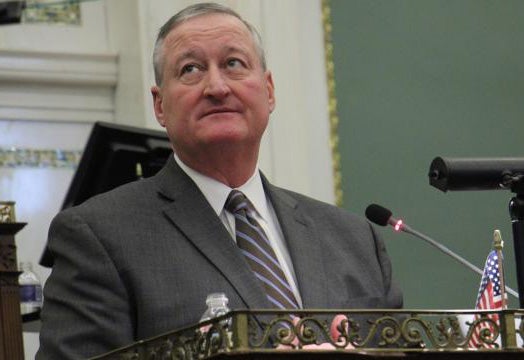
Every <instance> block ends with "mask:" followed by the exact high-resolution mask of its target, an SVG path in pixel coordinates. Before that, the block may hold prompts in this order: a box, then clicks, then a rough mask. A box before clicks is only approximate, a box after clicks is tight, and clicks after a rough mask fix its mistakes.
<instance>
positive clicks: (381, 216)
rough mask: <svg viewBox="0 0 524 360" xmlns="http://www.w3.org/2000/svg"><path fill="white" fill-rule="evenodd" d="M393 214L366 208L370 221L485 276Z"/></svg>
mask: <svg viewBox="0 0 524 360" xmlns="http://www.w3.org/2000/svg"><path fill="white" fill-rule="evenodd" d="M392 214H393V213H392V212H391V210H388V209H386V208H385V207H383V206H380V205H377V204H371V205H369V206H368V207H367V208H366V217H367V219H368V220H369V221H371V222H373V223H375V224H377V225H380V226H386V225H388V224H389V225H391V226H393V227H394V228H395V230H396V231H404V232H406V233H408V234H411V235H413V236H415V237H418V238H419V239H422V240H424V241H426V242H428V243H429V244H431V245H432V246H434V247H436V248H437V249H439V250H440V251H442V252H443V253H444V254H446V255H448V256H451V257H452V258H453V259H455V260H457V261H458V262H460V263H461V264H462V265H464V266H466V267H467V268H469V269H470V270H472V271H474V272H476V273H477V274H480V276H483V275H484V273H483V271H482V270H481V269H479V268H478V267H476V266H475V265H473V264H472V263H470V262H469V261H467V260H466V259H464V258H463V257H462V256H460V255H458V254H456V253H454V252H453V251H451V250H450V249H448V248H447V247H445V246H444V245H442V244H440V243H439V242H437V241H435V240H433V239H432V238H430V237H429V236H427V235H425V234H423V233H421V232H419V231H417V230H414V229H412V228H411V227H409V226H408V225H407V224H405V223H404V222H403V221H402V220H400V219H395V218H394V217H393V216H392ZM506 291H507V292H508V293H509V294H511V295H513V296H514V297H515V298H517V299H518V298H519V296H518V293H517V292H516V291H515V290H513V289H511V288H510V287H508V286H506Z"/></svg>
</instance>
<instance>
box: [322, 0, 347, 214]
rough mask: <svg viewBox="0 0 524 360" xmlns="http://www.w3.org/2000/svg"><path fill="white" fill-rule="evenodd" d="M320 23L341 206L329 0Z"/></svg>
mask: <svg viewBox="0 0 524 360" xmlns="http://www.w3.org/2000/svg"><path fill="white" fill-rule="evenodd" d="M322 23H323V27H324V54H325V55H324V56H325V64H326V77H327V87H328V112H329V144H330V147H331V157H332V159H333V186H334V188H335V204H336V205H337V206H342V203H343V195H344V194H343V191H342V172H341V170H340V152H339V149H338V143H339V136H338V123H339V118H338V114H337V96H336V91H335V90H336V86H335V63H334V61H333V41H332V39H331V30H332V25H331V5H330V2H329V0H322Z"/></svg>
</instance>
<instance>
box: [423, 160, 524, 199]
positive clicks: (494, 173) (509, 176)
mask: <svg viewBox="0 0 524 360" xmlns="http://www.w3.org/2000/svg"><path fill="white" fill-rule="evenodd" d="M428 176H429V184H430V185H431V186H433V187H436V188H437V189H439V190H442V191H444V192H446V191H448V190H450V191H454V190H498V189H511V190H514V189H513V187H514V186H519V184H520V186H522V184H523V183H524V181H523V179H524V158H478V159H476V158H442V157H436V158H435V159H433V161H432V162H431V165H430V166H429V174H428Z"/></svg>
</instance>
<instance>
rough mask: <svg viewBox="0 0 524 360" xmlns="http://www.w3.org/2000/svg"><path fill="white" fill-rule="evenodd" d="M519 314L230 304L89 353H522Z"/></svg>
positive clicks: (122, 357) (113, 357)
mask: <svg viewBox="0 0 524 360" xmlns="http://www.w3.org/2000/svg"><path fill="white" fill-rule="evenodd" d="M523 317H524V310H503V311H439V310H436V311H432V310H300V311H269V310H253V311H248V310H245V311H233V312H230V313H228V314H227V315H224V316H221V317H218V318H216V319H212V320H208V321H205V322H202V323H200V324H197V325H194V326H190V327H187V328H184V329H180V330H177V331H173V332H170V333H167V334H163V335H160V336H157V337H154V338H151V339H146V340H142V341H139V342H137V343H134V344H131V345H129V346H126V347H123V348H121V349H117V350H115V351H112V352H110V353H107V354H104V355H100V356H97V357H94V358H92V360H130V359H133V360H141V359H181V360H182V359H183V360H190V359H260V360H263V359H308V360H309V359H311V360H313V359H385V360H388V359H428V360H440V359H442V360H444V359H452V360H453V359H457V360H459V359H464V360H470V359H471V360H473V359H478V360H480V359H490V360H491V359H506V360H517V359H520V360H522V359H524V347H522V340H523V339H524V322H522V321H521V322H520V326H519V327H518V329H517V328H515V320H519V321H520V320H521V319H522V318H523ZM333 319H337V321H334V322H333ZM334 328H336V329H337V332H338V333H337V334H336V335H334V334H333V331H332V330H333V329H334ZM472 338H475V339H476V341H477V343H476V344H477V345H475V346H474V345H472ZM318 344H322V347H321V348H320V347H319V346H318Z"/></svg>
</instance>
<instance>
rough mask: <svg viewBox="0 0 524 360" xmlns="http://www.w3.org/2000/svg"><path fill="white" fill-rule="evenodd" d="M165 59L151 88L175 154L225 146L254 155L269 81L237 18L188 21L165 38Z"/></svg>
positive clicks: (270, 98)
mask: <svg viewBox="0 0 524 360" xmlns="http://www.w3.org/2000/svg"><path fill="white" fill-rule="evenodd" d="M163 61H164V67H163V74H162V78H163V81H162V85H161V86H160V87H156V86H155V87H153V88H152V93H153V99H154V107H155V114H156V117H157V120H158V122H159V123H160V124H161V125H162V126H164V127H166V129H167V132H168V135H169V137H170V139H171V141H172V143H173V145H174V147H175V150H176V151H177V153H178V154H179V156H181V157H183V158H186V159H188V158H189V159H192V156H193V157H196V156H198V155H201V154H202V152H204V153H205V151H206V149H207V150H209V151H213V150H215V151H216V149H217V147H216V146H214V145H229V144H235V145H241V146H240V147H239V149H244V150H248V151H249V150H253V149H255V150H256V151H258V146H259V144H260V138H261V137H262V134H263V132H264V130H265V128H266V126H267V123H268V119H269V114H270V113H271V112H272V111H273V109H274V106H275V98H274V88H273V80H272V78H271V73H270V72H269V71H264V70H263V68H262V65H261V63H260V60H259V56H258V53H257V51H256V47H255V44H254V42H253V39H252V37H251V34H250V32H249V30H248V29H247V28H246V26H245V25H244V24H243V23H242V22H241V21H240V20H238V19H237V18H235V17H233V16H230V15H226V14H209V15H203V16H198V17H195V18H191V19H189V20H187V21H186V22H184V23H182V24H180V25H178V26H177V27H176V28H174V29H173V30H172V31H171V32H170V33H169V34H168V35H167V37H166V38H165V40H164V46H163ZM218 148H220V147H218Z"/></svg>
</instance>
